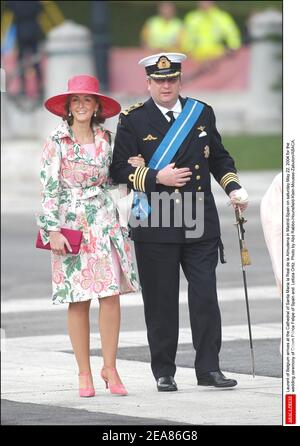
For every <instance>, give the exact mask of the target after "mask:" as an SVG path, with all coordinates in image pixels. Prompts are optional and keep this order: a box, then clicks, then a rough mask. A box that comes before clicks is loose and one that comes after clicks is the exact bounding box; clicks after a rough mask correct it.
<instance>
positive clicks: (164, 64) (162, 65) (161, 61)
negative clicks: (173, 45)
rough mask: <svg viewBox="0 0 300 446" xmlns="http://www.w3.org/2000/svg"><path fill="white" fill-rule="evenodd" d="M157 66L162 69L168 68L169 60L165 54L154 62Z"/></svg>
mask: <svg viewBox="0 0 300 446" xmlns="http://www.w3.org/2000/svg"><path fill="white" fill-rule="evenodd" d="M156 66H157V68H159V69H160V70H164V69H166V68H170V66H171V61H170V60H169V59H168V58H167V56H160V58H159V59H158V61H157V63H156Z"/></svg>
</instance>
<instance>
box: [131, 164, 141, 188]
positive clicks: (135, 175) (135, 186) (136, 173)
mask: <svg viewBox="0 0 300 446" xmlns="http://www.w3.org/2000/svg"><path fill="white" fill-rule="evenodd" d="M140 169H141V168H140V167H137V168H136V169H135V171H134V174H133V175H134V178H133V188H134V189H137V183H136V180H137V176H138V173H139V170H140Z"/></svg>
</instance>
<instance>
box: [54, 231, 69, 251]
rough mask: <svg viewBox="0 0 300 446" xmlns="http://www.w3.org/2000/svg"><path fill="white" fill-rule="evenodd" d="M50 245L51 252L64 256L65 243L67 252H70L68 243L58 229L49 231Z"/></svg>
mask: <svg viewBox="0 0 300 446" xmlns="http://www.w3.org/2000/svg"><path fill="white" fill-rule="evenodd" d="M49 237H50V247H51V250H52V252H53V254H56V255H60V256H64V255H66V250H65V245H66V247H67V248H68V250H69V252H72V248H71V246H70V243H69V242H68V240H67V239H66V237H65V236H64V235H62V233H61V232H59V231H49Z"/></svg>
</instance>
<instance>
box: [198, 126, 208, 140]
mask: <svg viewBox="0 0 300 446" xmlns="http://www.w3.org/2000/svg"><path fill="white" fill-rule="evenodd" d="M204 129H205V125H199V127H197V130H200V133H199V138H201V137H202V136H206V135H207V133H206V132H205V131H204Z"/></svg>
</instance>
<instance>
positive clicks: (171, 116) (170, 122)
mask: <svg viewBox="0 0 300 446" xmlns="http://www.w3.org/2000/svg"><path fill="white" fill-rule="evenodd" d="M166 115H167V116H169V118H171V121H169V124H170V125H172V124H173V122H174V121H175V118H174V114H173V112H172V111H171V110H170V111H168V112H167V113H166Z"/></svg>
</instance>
